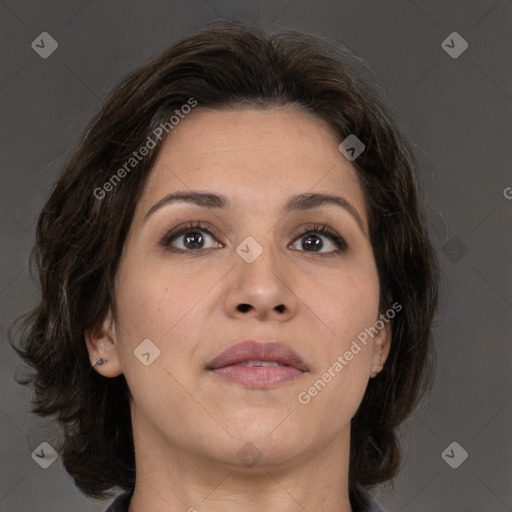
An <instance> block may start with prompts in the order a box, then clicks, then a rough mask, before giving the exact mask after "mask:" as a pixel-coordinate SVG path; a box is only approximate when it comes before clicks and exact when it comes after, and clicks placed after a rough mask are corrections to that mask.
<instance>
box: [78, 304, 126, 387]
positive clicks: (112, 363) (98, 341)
mask: <svg viewBox="0 0 512 512" xmlns="http://www.w3.org/2000/svg"><path fill="white" fill-rule="evenodd" d="M84 338H85V344H86V346H87V351H88V352H89V360H90V362H91V366H92V365H93V364H94V363H95V361H98V360H99V359H102V360H103V361H104V363H103V364H96V365H95V366H94V370H96V371H97V372H98V373H99V374H101V375H103V376H104V377H117V376H118V375H121V373H123V372H122V369H121V362H120V358H119V353H118V343H117V335H116V325H115V321H114V318H113V315H112V310H111V308H109V309H108V312H107V314H106V315H105V318H104V319H103V321H101V322H99V323H97V324H96V325H93V326H91V327H89V328H87V329H86V330H85V331H84Z"/></svg>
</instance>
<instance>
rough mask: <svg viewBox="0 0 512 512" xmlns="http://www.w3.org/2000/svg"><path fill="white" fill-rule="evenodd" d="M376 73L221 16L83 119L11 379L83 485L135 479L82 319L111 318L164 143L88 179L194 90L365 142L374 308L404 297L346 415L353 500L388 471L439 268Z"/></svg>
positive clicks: (48, 218) (226, 104)
mask: <svg viewBox="0 0 512 512" xmlns="http://www.w3.org/2000/svg"><path fill="white" fill-rule="evenodd" d="M373 81H374V77H373V75H372V74H371V72H369V68H367V67H366V66H365V64H364V63H363V61H361V59H358V58H357V57H355V56H354V55H352V54H351V53H350V52H349V51H348V50H346V49H344V48H340V47H338V45H335V44H332V43H329V42H326V41H324V40H322V39H319V38H315V37H312V36H308V35H304V34H300V33H297V32H294V31H286V32H281V33H278V34H273V35H269V34H266V33H264V32H263V31H261V30H260V29H258V28H255V27H253V26H248V25H246V24H243V23H239V22H220V23H216V24H215V25H214V26H213V27H212V26H209V27H206V28H205V29H204V30H202V31H201V32H199V33H196V34H192V35H190V36H189V37H186V38H185V39H183V40H181V41H179V42H177V43H176V44H174V45H172V46H171V47H170V48H168V49H167V50H166V51H165V52H164V53H162V54H161V55H160V56H158V57H157V58H155V59H153V60H151V61H150V62H149V63H147V64H145V65H144V66H143V67H140V68H139V69H137V70H136V71H134V72H133V73H132V74H130V75H129V76H128V77H127V78H126V79H125V80H124V81H123V82H122V83H121V84H120V85H118V86H117V88H115V90H114V91H113V92H112V93H111V95H110V97H109V98H108V99H107V101H106V103H105V104H104V106H103V108H102V109H101V111H100V112H99V113H98V114H97V115H96V117H95V118H94V119H93V120H92V122H91V123H90V125H89V128H88V129H87V131H86V133H85V135H84V137H83V139H82V140H81V142H80V144H79V145H78V148H77V149H76V150H75V152H74V154H73V155H72V157H71V158H70V159H69V161H68V163H67V165H66V167H65V169H64V170H63V172H62V174H61V176H60V177H59V179H58V181H57V183H56V185H55V187H54V188H53V191H52V192H51V195H50V197H49V199H48V200H47V202H46V204H45V206H44V208H43V210H42V212H41V214H40V217H39V220H38V223H37V235H36V243H35V246H34V249H33V252H32V256H31V263H32V265H33V266H35V268H36V269H37V272H38V278H39V283H40V287H41V298H40V300H39V302H38V303H37V305H36V306H35V308H34V309H33V310H32V311H30V312H29V313H27V314H26V315H24V316H22V317H20V318H19V319H18V321H17V322H15V324H13V327H15V326H16V327H17V331H18V333H17V334H19V339H18V340H17V343H18V346H16V343H13V341H12V339H13V336H12V332H11V343H12V344H13V346H14V348H15V350H16V351H17V352H18V354H19V355H20V356H21V357H22V359H23V360H24V361H25V362H26V363H28V365H30V366H31V367H32V368H33V370H34V371H33V372H32V373H31V374H30V376H29V377H28V378H27V379H25V380H23V381H22V383H23V384H31V385H33V386H34V391H35V393H34V398H33V402H34V405H35V407H34V408H33V412H35V413H37V414H40V415H43V416H46V415H55V416H56V418H57V420H58V421H59V422H60V424H61V425H62V427H63V430H64V436H63V442H62V446H60V447H59V452H60V455H61V457H62V460H63V463H64V466H65V468H66V470H67V471H68V472H69V474H70V475H71V476H72V477H73V478H74V481H75V483H76V485H77V486H78V487H79V488H80V489H81V490H82V491H83V492H84V493H86V494H87V495H89V496H91V497H96V498H104V497H108V496H110V495H111V493H110V492H108V491H109V490H110V489H111V488H113V487H115V486H119V487H121V488H123V489H125V490H129V489H133V488H134V483H135V459H134V446H133V438H132V430H131V418H130V392H129V389H128V386H127V383H126V380H125V378H124V376H123V375H120V376H119V377H116V378H112V379H106V378H104V377H102V376H100V375H99V374H98V373H97V372H95V371H93V370H92V369H91V366H90V362H89V357H88V352H87V350H86V345H85V341H84V330H85V329H86V328H88V327H90V326H92V325H94V324H96V323H97V322H100V321H101V320H102V319H103V318H104V315H105V314H106V312H107V309H108V307H109V305H111V306H112V307H113V310H114V316H115V315H116V307H115V306H116V304H115V293H114V277H115V275H116V271H117V268H118V264H119V259H120V255H121V251H122V248H123V244H124V241H125V237H126V234H127V231H128V228H129V227H130V223H131V221H132V216H133V212H134V206H135V204H136V203H137V201H138V199H139V197H140V195H141V192H142V190H143V187H144V185H145V183H146V181H147V179H148V175H149V173H150V172H151V169H152V165H153V162H154V160H155V157H156V156H157V154H158V151H159V149H160V147H161V142H159V143H158V144H156V146H155V147H154V148H153V149H150V150H149V154H148V155H147V156H146V157H145V158H143V159H142V160H141V161H140V162H138V163H137V166H136V168H135V169H133V170H132V171H131V172H130V173H128V175H127V176H125V177H124V178H123V179H122V180H120V181H119V183H116V185H115V186H113V187H112V190H111V191H109V193H108V194H103V195H104V197H102V198H101V199H100V198H98V197H97V194H94V191H95V190H97V189H98V188H99V187H100V188H101V187H103V185H104V184H105V183H106V182H107V181H108V180H109V179H110V178H111V177H112V175H113V174H114V173H115V172H116V171H117V170H118V169H119V168H121V167H122V165H123V164H125V163H126V161H128V160H129V159H130V157H132V156H133V152H134V151H136V150H138V149H139V148H140V147H141V146H143V145H144V144H145V143H146V141H147V139H148V137H151V136H152V134H153V133H154V130H155V128H157V127H158V126H159V125H160V124H161V123H165V122H168V120H169V118H170V116H171V115H172V114H173V113H174V112H175V111H176V110H179V109H180V108H181V107H182V106H183V105H184V104H187V102H189V101H190V99H191V98H193V99H194V100H195V101H197V105H198V106H197V108H201V107H202V106H204V107H209V108H213V109H215V108H217V109H225V108H236V107H237V106H239V105H248V106H252V107H254V108H269V107H274V106H284V105H296V106H298V107H300V108H301V109H303V110H304V111H306V112H309V113H312V114H314V115H315V116H317V117H318V118H320V119H323V120H324V121H326V122H327V123H328V125H329V126H330V127H331V129H332V130H333V132H334V133H336V134H337V135H338V137H339V140H340V142H341V141H342V140H344V139H345V138H346V137H347V136H348V135H349V134H355V135H356V136H357V137H358V138H359V139H360V140H361V141H363V143H364V144H365V146H366V149H365V150H364V151H363V153H362V154H361V155H360V156H359V157H358V158H357V160H354V161H353V162H352V165H353V166H354V168H355V170H356V174H357V176H358V179H359V182H360V184H361V187H362V189H363V191H364V195H365V202H366V207H367V211H368V212H369V216H368V218H369V230H370V235H371V243H372V247H373V251H374V255H375V261H376V265H377V270H378V275H379V281H380V290H381V296H380V309H381V311H382V312H384V311H386V309H388V308H389V307H390V306H391V304H393V303H394V302H398V303H400V304H401V305H402V310H401V311H400V313H399V314H397V315H396V316H395V317H394V318H393V320H392V343H391V350H390V353H389V357H388V360H387V363H386V365H385V367H384V368H383V370H382V371H381V372H380V373H379V374H378V375H377V377H376V378H374V379H370V382H369V384H368V387H367V390H366V393H365V395H364V398H363V400H362V403H361V405H360V407H359V409H358V411H357V413H356V414H355V416H354V418H353V419H352V437H351V448H350V466H349V489H350V493H351V497H352V498H353V499H354V500H356V499H357V496H359V494H360V492H359V491H358V489H359V490H361V489H362V488H365V487H371V486H373V485H375V484H377V483H381V482H386V481H390V480H391V479H392V478H393V477H394V476H395V475H396V474H397V472H398V470H399V468H400V465H401V453H400V445H399V442H398V436H397V427H398V426H399V425H400V423H402V422H403V421H404V420H405V419H406V418H407V417H408V416H409V415H410V414H411V412H412V411H413V410H414V408H415V407H416V406H417V405H418V401H419V399H420V397H421V396H422V395H423V394H424V392H425V391H427V390H428V389H430V386H431V384H432V379H433V374H434V372H433V369H434V357H433V356H434V354H433V345H432V323H433V319H434V315H435V311H436V306H437V297H438V280H439V279H438V275H439V271H438V263H437V259H436V255H435V252H434V250H433V247H432V245H431V243H430V240H429V236H428V231H427V226H426V217H425V213H424V211H423V207H422V205H421V203H420V202H419V199H418V198H419V193H418V185H419V183H418V182H417V181H416V177H415V168H416V166H417V163H416V161H415V159H414V156H413V153H412V150H411V147H410V144H409V142H408V141H407V139H406V138H405V136H404V135H403V134H402V132H401V130H400V128H399V126H398V123H397V121H396V120H395V118H394V116H393V114H392V112H391V110H390V109H389V107H387V106H386V102H385V100H384V99H383V95H382V94H381V92H380V89H381V88H380V86H379V85H377V84H375V83H373ZM192 115H193V114H192ZM170 136H172V132H170ZM340 484H341V483H340ZM360 499H363V498H360Z"/></svg>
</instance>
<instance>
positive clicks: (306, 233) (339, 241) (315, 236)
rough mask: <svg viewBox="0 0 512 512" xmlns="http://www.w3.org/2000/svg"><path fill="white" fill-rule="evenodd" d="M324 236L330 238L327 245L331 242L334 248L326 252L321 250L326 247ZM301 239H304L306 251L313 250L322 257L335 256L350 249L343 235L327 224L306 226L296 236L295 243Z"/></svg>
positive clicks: (303, 243)
mask: <svg viewBox="0 0 512 512" xmlns="http://www.w3.org/2000/svg"><path fill="white" fill-rule="evenodd" d="M322 238H327V239H329V243H328V244H327V245H329V244H330V245H331V246H332V247H334V249H333V250H330V251H326V252H320V251H321V250H322V249H324V242H323V241H322ZM300 239H302V249H303V250H304V252H311V253H313V254H315V255H318V256H321V257H331V256H335V255H337V254H340V253H342V252H345V251H346V250H347V249H348V245H347V243H346V242H345V240H344V239H343V237H341V236H340V235H339V234H338V233H336V231H334V230H332V229H331V228H330V227H329V226H327V225H325V224H323V225H320V226H319V225H315V226H313V227H312V228H306V229H305V230H303V231H302V233H300V234H299V235H298V236H297V237H296V239H295V242H294V243H297V242H298V241H299V240H300Z"/></svg>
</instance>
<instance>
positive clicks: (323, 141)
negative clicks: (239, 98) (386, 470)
mask: <svg viewBox="0 0 512 512" xmlns="http://www.w3.org/2000/svg"><path fill="white" fill-rule="evenodd" d="M340 142H341V141H340V140H339V138H338V137H337V136H336V134H334V133H333V131H332V130H331V129H330V128H329V127H328V126H327V125H326V124H325V123H324V122H323V121H322V120H320V119H318V118H316V117H314V116H312V115H309V114H306V113H304V112H301V111H299V110H298V109H295V108H293V107H287V108H271V109H264V110H257V109H252V108H237V109H232V110H223V111H219V110H210V109H196V110H195V111H194V112H193V113H191V114H190V115H188V116H187V117H186V118H185V119H183V120H182V121H181V122H180V124H179V125H178V126H176V127H175V129H174V130H173V131H172V133H171V136H170V137H169V138H168V139H167V140H166V141H165V142H164V144H163V146H162V149H161V152H160V154H159V156H158V158H157V160H156V162H155V165H154V168H153V170H152V172H151V174H150V176H149V179H148V182H147V185H146V187H145V189H144V191H143V194H142V196H141V198H140V200H139V202H138V204H137V205H136V209H135V214H134V219H133V222H132V225H131V228H130V231H129V233H128V236H127V239H126V242H125V245H124V249H123V253H122V257H121V261H120V266H119V270H118V274H117V276H116V278H117V280H116V296H117V303H118V317H117V318H114V317H113V315H112V311H109V313H108V314H107V316H106V317H105V319H104V321H103V322H102V323H101V324H98V325H96V326H93V327H91V328H90V329H89V330H87V331H86V344H87V348H88V351H89V355H90V359H91V362H93V361H95V360H96V359H98V358H103V359H105V360H106V362H105V364H103V365H101V366H96V367H95V370H96V371H98V372H99V373H100V374H101V375H103V376H104V377H107V378H108V377H115V376H117V375H119V374H121V373H123V374H124V375H125V377H126V379H127V382H128V386H129V388H130V391H131V393H132V395H133V400H132V404H131V412H132V423H133V431H134V443H135V452H136V467H137V477H136V486H135V491H134V495H133V498H132V501H131V504H130V508H129V511H130V512H142V511H144V510H176V511H177V510H184V511H185V510H189V509H192V510H193V509H196V510H197V511H199V512H200V511H201V510H208V511H210V512H217V511H219V512H220V511H223V512H230V511H237V512H238V511H239V510H244V511H246V512H256V511H258V512H259V511H268V510H279V511H286V512H295V511H303V510H304V509H305V510H308V511H309V512H314V511H320V510H322V511H323V512H326V511H333V512H334V511H336V512H339V511H343V512H349V511H351V507H350V503H349V500H348V460H349V459H348V454H349V442H350V421H351V418H352V417H353V416H354V414H355V412H356V411H357V408H358V406H359V404H360V403H361V400H362V398H363V395H364V392H365V389H366V386H367V384H368V380H369V378H370V375H371V374H372V372H374V373H377V372H379V371H381V369H382V365H379V363H380V362H384V361H385V359H386V357H387V355H388V352H389V347H390V340H391V330H390V327H389V324H387V323H386V325H385V328H384V329H381V330H380V331H379V333H378V334H377V335H376V336H375V337H374V338H373V339H371V338H369V342H368V344H367V345H366V346H363V345H362V350H361V351H360V352H359V353H358V354H357V355H355V356H354V357H353V359H352V360H351V361H350V362H348V364H347V365H346V366H344V368H343V370H342V371H341V372H339V373H338V374H337V375H336V377H335V378H332V380H331V382H329V383H328V384H327V385H326V386H325V388H324V389H323V390H322V391H321V392H319V393H318V394H317V396H314V397H312V398H311V400H310V402H309V403H308V404H306V405H303V404H301V403H299V401H298V400H297V396H298V394H299V393H300V392H303V391H307V390H308V388H310V387H311V386H312V384H313V383H314V382H315V381H317V380H318V379H320V378H321V377H322V374H324V373H325V372H326V371H327V370H328V368H330V367H332V365H333V363H334V362H335V361H336V360H337V357H338V356H340V355H341V356H343V354H344V353H345V352H346V351H347V350H349V348H350V345H351V342H352V341H353V340H354V339H356V337H357V335H358V334H360V333H361V332H362V331H364V329H365V328H367V327H370V326H373V325H374V323H375V321H376V320H377V319H378V316H379V313H381V312H379V310H378V303H379V300H378V299H379V282H378V275H377V269H376V266H375V260H374V255H373V250H372V246H371V244H370V240H369V234H368V216H367V215H368V212H367V211H366V208H365V202H364V196H363V192H362V189H361V187H360V185H359V183H358V181H357V177H356V173H355V170H354V168H353V166H352V164H351V163H350V161H348V160H347V159H346V158H345V157H344V156H343V154H342V153H341V152H340V151H339V149H338V145H339V143H340ZM189 189H194V190H200V191H209V192H213V193H217V194H222V195H225V196H227V197H228V199H230V201H231V202H232V206H231V207H230V208H229V209H225V210H221V209H206V208H201V207H200V206H198V205H195V204H191V203H185V202H176V203H171V204H167V205H166V206H163V207H162V208H159V209H157V210H155V211H154V212H153V213H152V214H151V215H150V216H149V217H148V218H147V219H146V220H144V217H145V215H146V214H147V212H148V210H149V209H150V208H151V207H152V206H153V205H154V204H155V203H157V202H158V201H159V200H160V199H161V198H162V197H164V196H165V195H167V194H169V193H171V192H175V191H178V190H185V191H186V190H189ZM309 192H316V193H328V194H333V195H337V196H341V197H343V198H344V199H345V200H347V201H348V202H349V203H350V204H351V205H352V206H353V208H354V209H355V210H356V211H357V212H358V214H359V216H360V218H361V222H362V227H361V226H359V224H358V222H357V221H356V220H355V218H354V217H353V216H352V215H351V214H350V213H349V212H348V211H347V210H345V209H343V208H340V207H339V206H335V205H323V206H321V207H319V208H316V209H314V210H300V211H295V212H290V213H288V214H286V215H283V213H282V211H281V209H282V207H283V205H284V203H285V202H286V200H287V199H288V197H289V196H292V195H295V194H301V193H309ZM189 221H202V222H203V223H204V224H206V225H207V226H208V228H211V231H212V235H213V236H212V235H210V234H208V233H206V232H204V231H201V234H202V235H203V241H204V247H205V248H206V249H204V250H203V251H202V252H200V251H198V250H197V249H194V248H188V249H187V247H186V246H185V244H184V242H185V236H186V234H185V236H183V235H181V236H179V237H178V238H176V239H175V240H174V242H173V243H172V245H171V246H168V247H167V248H166V247H162V246H161V245H159V241H160V240H161V239H162V238H163V237H164V236H165V235H166V234H167V233H168V232H169V231H170V230H171V229H172V228H174V227H176V226H179V225H180V224H184V223H186V222H189ZM324 223H325V224H327V225H328V226H329V227H330V228H332V229H333V230H334V231H336V232H337V233H338V234H339V235H341V236H342V237H343V238H344V239H345V241H346V243H347V245H348V248H347V249H346V250H345V251H344V252H341V253H339V254H334V253H332V251H333V250H335V249H336V245H335V242H333V241H332V240H331V239H330V238H329V237H328V236H326V235H324V234H321V233H319V234H316V235H315V234H314V233H313V240H314V241H316V240H317V239H318V238H320V240H321V242H323V246H322V248H321V249H319V251H318V252H315V251H314V249H311V246H307V244H306V245H305V241H306V240H308V238H309V237H311V235H307V234H306V235H301V234H300V232H299V231H300V230H301V229H302V228H304V230H305V229H306V228H309V229H312V228H313V226H314V225H315V224H324ZM197 230H198V228H192V229H190V230H189V232H190V231H192V232H194V231H197ZM213 230H215V231H213ZM294 235H295V236H294ZM248 236H251V237H252V238H254V239H255V240H256V241H257V242H258V243H259V245H260V246H261V248H262V249H263V252H262V253H261V254H260V255H259V256H258V257H257V258H256V260H255V261H254V262H252V263H247V262H246V261H245V260H244V259H242V258H241V257H240V256H239V254H238V253H237V252H236V248H237V247H238V246H239V245H240V244H241V242H242V241H243V240H244V239H245V238H246V237H248ZM195 243H196V246H197V244H198V243H197V239H196V242H195ZM199 245H200V243H199ZM172 246H175V247H177V248H181V249H183V250H188V252H185V253H178V252H171V250H170V248H171V247H172ZM329 253H330V254H333V256H332V257H322V256H321V255H323V254H329ZM240 304H248V305H250V306H251V307H249V308H247V309H246V310H243V309H239V308H238V306H239V305H240ZM279 306H280V307H279ZM144 339H150V340H152V342H153V343H154V344H155V345H156V346H157V347H158V349H159V350H160V355H159V357H157V358H156V359H155V360H154V362H152V363H151V364H150V365H149V366H145V365H144V364H142V363H141V361H140V360H139V359H138V358H137V357H134V350H135V349H136V348H137V346H138V345H139V344H140V343H141V341H142V340H144ZM248 339H254V340H260V341H269V340H278V341H281V342H282V343H284V344H285V345H287V346H289V347H290V348H292V349H293V350H295V352H297V353H298V354H299V356H300V357H301V358H302V359H303V360H304V361H305V362H306V364H307V365H308V368H309V372H307V373H304V374H301V376H300V377H299V378H298V379H296V380H293V381H289V382H286V383H283V384H280V385H279V386H277V387H274V388H272V389H249V388H245V387H243V386H241V385H239V384H236V383H233V382H228V381H225V380H222V379H221V378H219V377H218V376H216V375H214V374H212V373H211V372H209V371H207V370H205V364H206V362H207V361H208V360H210V359H212V358H213V357H215V356H216V355H218V354H219V353H220V352H221V351H222V350H224V349H225V348H227V347H229V346H231V345H232V344H234V343H236V342H239V341H243V340H248ZM247 443H252V445H251V446H253V447H254V448H250V449H249V448H247V446H246V448H245V450H248V449H249V450H252V451H253V452H254V453H258V455H259V457H260V458H259V460H258V462H257V463H256V464H255V465H253V466H251V467H249V466H247V465H246V464H244V462H243V460H241V458H240V456H239V455H237V454H238V453H239V450H241V449H242V448H243V447H244V446H245V445H246V444H247ZM242 453H243V452H242ZM192 510H190V512H192Z"/></svg>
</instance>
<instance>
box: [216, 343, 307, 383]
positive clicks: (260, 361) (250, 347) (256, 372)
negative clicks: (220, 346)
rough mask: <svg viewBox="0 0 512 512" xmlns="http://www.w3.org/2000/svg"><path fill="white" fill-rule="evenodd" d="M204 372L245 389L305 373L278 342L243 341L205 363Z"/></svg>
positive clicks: (295, 358)
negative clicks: (209, 372)
mask: <svg viewBox="0 0 512 512" xmlns="http://www.w3.org/2000/svg"><path fill="white" fill-rule="evenodd" d="M206 370H208V371H211V372H212V373H213V374H214V375H216V376H218V377H221V378H223V379H224V380H227V381H231V382H234V383H238V384H240V385H242V386H244V387H249V388H263V389H265V388H270V387H274V386H277V385H279V384H282V383H285V382H289V381H292V380H296V379H298V378H300V377H301V376H303V375H304V373H307V372H308V371H309V369H308V367H307V365H306V364H305V363H304V361H303V360H302V359H301V358H300V357H299V356H298V354H296V353H295V352H294V351H293V350H292V349H290V348H289V347H287V346H286V345H283V344H282V343H279V342H265V343H263V342H258V341H253V340H249V341H244V342H242V343H237V344H235V345H232V346H231V347H228V348H227V349H226V350H224V351H223V352H221V353H220V354H219V355H218V356H217V357H215V358H214V359H212V360H211V361H209V362H208V363H207V364H206Z"/></svg>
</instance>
